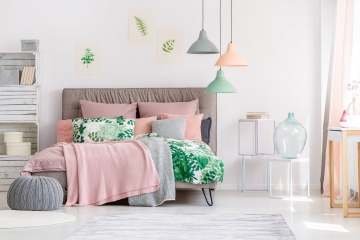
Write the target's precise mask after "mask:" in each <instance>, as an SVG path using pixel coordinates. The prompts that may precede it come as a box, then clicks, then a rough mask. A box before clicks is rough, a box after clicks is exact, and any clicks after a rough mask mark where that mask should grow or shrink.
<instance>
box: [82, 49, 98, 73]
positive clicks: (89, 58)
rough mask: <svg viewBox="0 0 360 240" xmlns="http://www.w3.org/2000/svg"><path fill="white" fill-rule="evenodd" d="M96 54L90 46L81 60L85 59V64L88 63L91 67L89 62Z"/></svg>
mask: <svg viewBox="0 0 360 240" xmlns="http://www.w3.org/2000/svg"><path fill="white" fill-rule="evenodd" d="M94 56H95V54H93V53H92V52H91V49H90V48H87V49H85V55H84V56H83V57H82V58H81V60H82V61H83V64H86V67H87V68H88V67H89V64H91V63H92V62H93V61H94Z"/></svg>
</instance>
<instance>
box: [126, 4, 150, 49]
mask: <svg viewBox="0 0 360 240" xmlns="http://www.w3.org/2000/svg"><path fill="white" fill-rule="evenodd" d="M153 41H154V14H153V12H152V11H131V12H130V13H129V43H130V44H151V43H153Z"/></svg>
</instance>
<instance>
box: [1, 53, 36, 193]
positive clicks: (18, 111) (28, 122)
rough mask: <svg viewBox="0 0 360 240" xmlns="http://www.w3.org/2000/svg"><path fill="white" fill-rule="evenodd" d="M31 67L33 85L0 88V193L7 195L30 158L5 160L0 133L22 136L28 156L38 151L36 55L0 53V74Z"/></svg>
mask: <svg viewBox="0 0 360 240" xmlns="http://www.w3.org/2000/svg"><path fill="white" fill-rule="evenodd" d="M25 66H35V79H34V84H33V85H0V191H7V190H8V189H9V187H10V185H11V183H12V182H13V181H14V180H15V179H16V178H17V177H19V176H20V172H21V170H22V168H23V166H24V165H25V164H26V163H27V161H28V160H29V159H30V158H31V157H32V155H30V156H7V155H6V143H5V142H4V132H23V142H31V154H35V153H36V152H38V151H39V89H40V80H41V78H40V76H41V75H40V53H38V52H0V70H19V71H22V70H23V68H24V67H25Z"/></svg>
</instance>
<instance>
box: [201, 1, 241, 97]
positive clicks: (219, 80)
mask: <svg viewBox="0 0 360 240" xmlns="http://www.w3.org/2000/svg"><path fill="white" fill-rule="evenodd" d="M220 56H221V0H220ZM205 93H236V90H235V88H234V86H233V85H232V84H231V83H230V82H229V81H228V80H226V78H225V74H224V72H223V71H222V70H221V67H220V69H219V70H218V71H217V73H216V78H215V79H214V80H213V81H212V82H211V83H210V84H209V85H208V86H207V87H206V89H205Z"/></svg>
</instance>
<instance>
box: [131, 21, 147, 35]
mask: <svg viewBox="0 0 360 240" xmlns="http://www.w3.org/2000/svg"><path fill="white" fill-rule="evenodd" d="M134 18H135V23H136V26H137V28H138V30H139V32H140V34H141V36H143V37H146V35H148V32H147V26H146V22H145V21H144V20H142V19H141V18H139V17H136V16H134Z"/></svg>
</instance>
